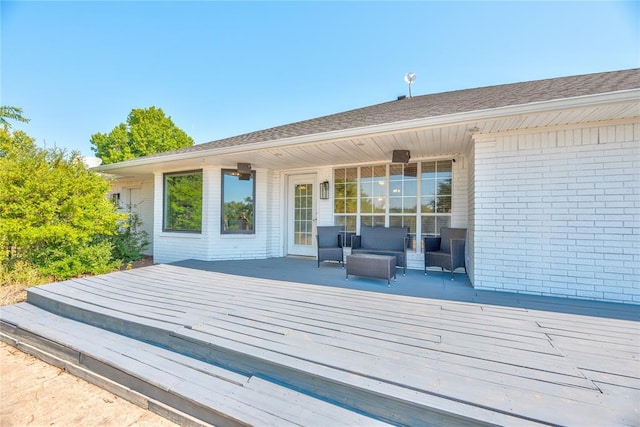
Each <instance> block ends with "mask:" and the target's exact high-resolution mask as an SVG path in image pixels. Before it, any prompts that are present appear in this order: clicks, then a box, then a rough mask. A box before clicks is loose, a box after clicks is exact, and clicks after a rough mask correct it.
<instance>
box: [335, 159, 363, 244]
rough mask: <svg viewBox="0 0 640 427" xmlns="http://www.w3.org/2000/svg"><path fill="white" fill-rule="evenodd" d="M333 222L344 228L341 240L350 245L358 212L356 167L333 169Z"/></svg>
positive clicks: (354, 232)
mask: <svg viewBox="0 0 640 427" xmlns="http://www.w3.org/2000/svg"><path fill="white" fill-rule="evenodd" d="M333 183H334V184H333V185H334V188H333V194H334V199H333V206H334V207H333V209H334V213H335V216H334V224H335V225H341V226H343V229H344V236H343V240H342V241H343V242H344V245H345V246H350V245H351V236H352V235H355V234H356V219H357V217H356V216H357V214H358V168H357V167H352V168H341V169H335V170H334V171H333Z"/></svg>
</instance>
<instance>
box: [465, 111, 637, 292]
mask: <svg viewBox="0 0 640 427" xmlns="http://www.w3.org/2000/svg"><path fill="white" fill-rule="evenodd" d="M473 156H474V159H473V163H474V165H473V176H474V177H475V183H474V185H475V187H474V188H473V189H472V192H473V196H472V197H471V198H470V199H471V200H472V202H471V203H470V216H471V220H470V223H471V227H472V228H473V229H474V234H475V235H474V240H473V241H472V242H470V245H471V249H472V250H471V253H472V262H473V266H474V269H475V271H474V278H473V281H474V286H475V287H476V288H482V289H496V290H504V291H514V292H523V293H531V294H541V295H553V296H565V297H574V298H585V299H596V300H607V301H618V302H634V303H640V218H639V214H638V212H639V211H640V124H638V123H635V124H626V125H616V126H601V127H592V128H587V129H566V130H557V131H553V132H544V133H542V132H541V133H535V134H526V135H522V134H521V135H516V134H513V135H506V136H494V137H484V138H478V139H477V140H476V142H475V146H474V148H473Z"/></svg>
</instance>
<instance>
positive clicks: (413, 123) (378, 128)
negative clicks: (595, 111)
mask: <svg viewBox="0 0 640 427" xmlns="http://www.w3.org/2000/svg"><path fill="white" fill-rule="evenodd" d="M639 100H640V89H631V90H624V91H617V92H610V93H604V94H596V95H585V96H579V97H574V98H565V99H555V100H551V101H540V102H531V103H528V104H519V105H508V106H505V107H497V108H491V109H486V110H476V111H469V112H464V113H455V114H447V115H441V116H435V117H426V118H422V119H412V120H405V121H400V122H391V123H384V124H379V125H372V126H365V127H358V128H350V129H343V130H336V131H330V132H323V133H316V134H309V135H301V136H294V137H291V138H282V139H275V140H272V141H265V142H254V143H249V144H241V145H234V146H230V147H220V148H210V149H205V150H196V151H189V152H186V153H179V154H170V155H166V156H159V157H151V158H147V157H140V158H138V159H132V160H127V161H125V162H120V163H113V164H110V165H104V166H99V167H98V168H96V169H95V170H97V171H109V170H110V169H122V168H126V167H129V166H144V165H151V164H154V163H166V162H171V161H176V160H189V159H197V158H200V157H203V156H215V155H223V154H233V153H238V152H244V153H246V152H249V151H254V150H264V149H269V148H283V147H289V146H299V145H306V144H312V143H318V142H330V141H335V140H340V139H349V138H353V137H366V136H374V135H380V134H388V133H393V132H399V131H406V130H414V129H425V128H432V127H440V126H448V125H454V124H462V123H466V122H468V123H471V122H478V121H482V120H488V119H496V118H499V117H509V116H515V115H522V114H531V113H544V112H549V111H557V110H569V109H574V108H581V107H593V106H598V105H606V104H617V103H624V102H639ZM639 112H640V102H639Z"/></svg>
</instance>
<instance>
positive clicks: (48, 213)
mask: <svg viewBox="0 0 640 427" xmlns="http://www.w3.org/2000/svg"><path fill="white" fill-rule="evenodd" d="M109 188H110V184H109V182H108V181H106V180H105V179H104V178H103V177H102V176H100V175H99V174H97V173H95V172H92V171H89V170H88V169H87V168H86V167H85V165H84V163H83V162H82V161H81V159H80V157H79V154H78V153H71V154H67V153H65V152H64V151H62V150H59V149H42V148H39V147H37V146H36V145H35V144H34V139H33V138H31V137H29V136H28V135H26V134H25V133H24V132H22V131H15V132H13V131H11V129H10V125H9V124H5V126H3V128H2V129H0V249H3V251H2V252H1V253H0V273H3V272H7V271H8V272H9V273H10V272H11V270H12V269H14V268H15V266H16V265H21V266H22V267H21V268H24V265H28V266H29V267H30V268H32V269H35V270H37V271H38V272H39V274H40V275H41V276H48V277H51V278H53V279H58V280H63V279H67V278H70V277H75V276H78V275H81V274H86V273H92V274H97V273H104V272H108V271H111V270H112V269H113V268H114V267H116V266H117V265H119V262H118V261H116V260H114V259H113V257H112V243H111V240H110V236H112V235H114V234H115V233H116V231H117V224H118V221H120V220H123V219H125V217H124V216H123V215H120V214H117V213H116V208H115V206H114V205H113V204H112V203H111V202H109V201H108V200H107V198H106V197H105V196H106V194H107V192H108V191H109ZM4 277H5V275H4V274H0V279H1V280H2V281H5V280H4Z"/></svg>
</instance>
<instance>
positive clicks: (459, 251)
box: [451, 239, 465, 270]
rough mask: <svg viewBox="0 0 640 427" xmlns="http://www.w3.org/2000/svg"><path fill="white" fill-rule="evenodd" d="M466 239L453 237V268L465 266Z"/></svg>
mask: <svg viewBox="0 0 640 427" xmlns="http://www.w3.org/2000/svg"><path fill="white" fill-rule="evenodd" d="M464 245H465V240H464V239H451V268H453V269H454V270H455V269H456V268H458V267H464V266H465V262H464Z"/></svg>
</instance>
